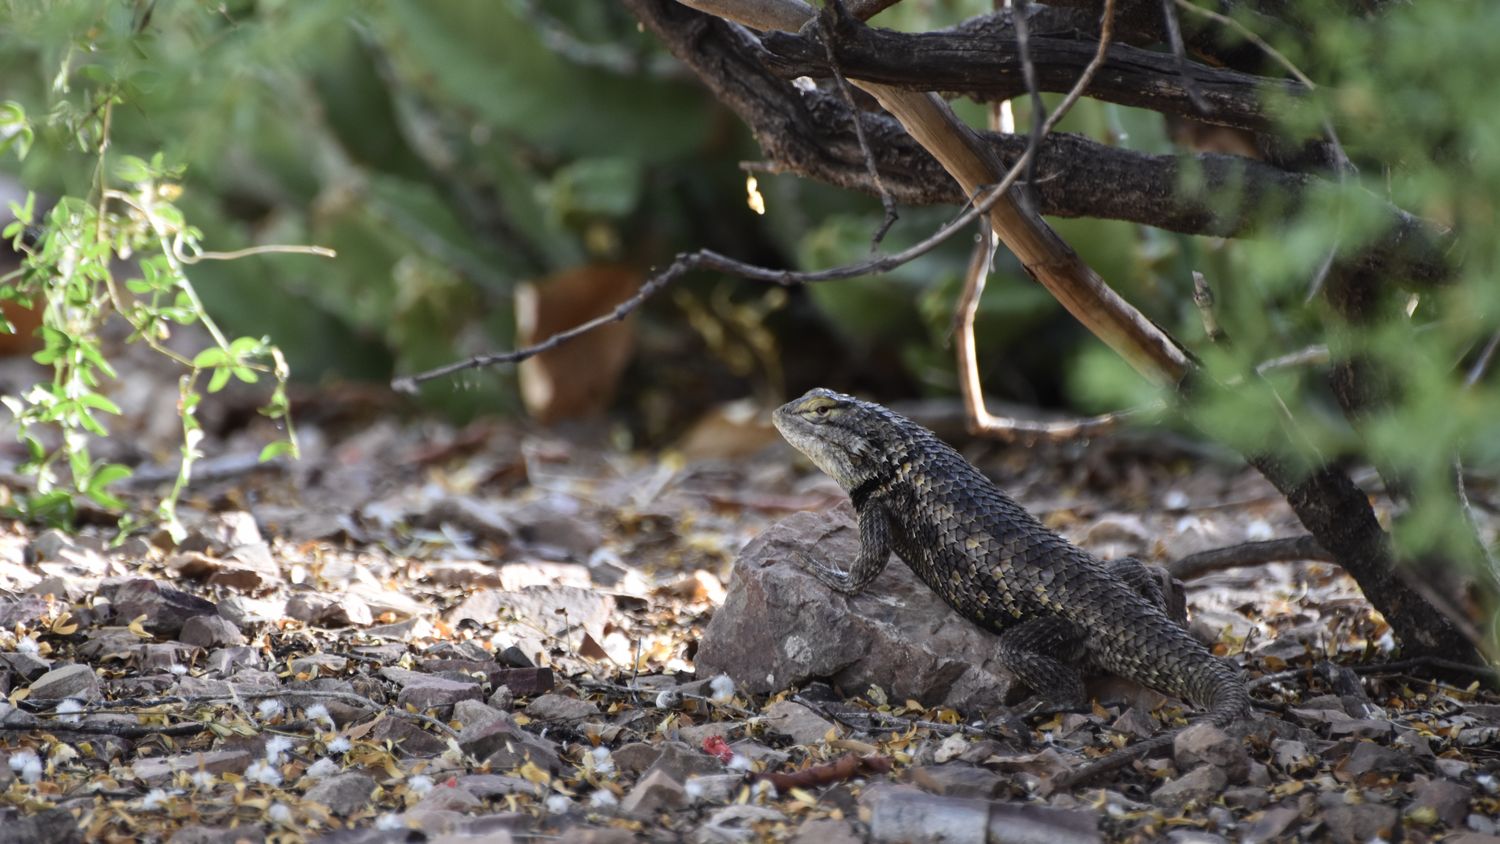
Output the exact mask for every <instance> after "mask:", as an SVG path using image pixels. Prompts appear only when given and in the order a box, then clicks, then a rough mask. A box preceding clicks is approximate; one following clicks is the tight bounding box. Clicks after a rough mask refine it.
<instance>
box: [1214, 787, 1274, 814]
mask: <svg viewBox="0 0 1500 844" xmlns="http://www.w3.org/2000/svg"><path fill="white" fill-rule="evenodd" d="M1269 802H1271V795H1270V794H1268V793H1266V790H1265V789H1264V788H1262V787H1260V786H1258V785H1242V786H1240V787H1238V788H1231V789H1229V790H1227V791H1225V792H1224V805H1226V806H1231V807H1233V808H1236V809H1244V810H1246V811H1250V812H1253V811H1255V810H1257V809H1262V808H1264V807H1265V805H1266V804H1267V803H1269Z"/></svg>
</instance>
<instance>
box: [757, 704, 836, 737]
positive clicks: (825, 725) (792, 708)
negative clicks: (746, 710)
mask: <svg viewBox="0 0 1500 844" xmlns="http://www.w3.org/2000/svg"><path fill="white" fill-rule="evenodd" d="M762 723H763V724H765V727H766V729H767V730H769V731H770V732H772V733H775V734H778V735H783V736H786V737H787V738H789V739H791V740H792V742H793V743H795V744H803V745H819V744H822V743H823V739H824V737H825V736H827V735H828V731H829V730H831V729H833V722H832V721H829V720H828V719H827V718H824V717H823V716H821V715H819V714H817V713H816V712H813V711H812V710H811V709H808V708H807V707H805V706H803V705H802V704H800V703H797V702H795V701H790V700H779V701H777V702H775V703H773V704H771V705H770V706H768V707H766V713H765V716H764V718H763V719H762Z"/></svg>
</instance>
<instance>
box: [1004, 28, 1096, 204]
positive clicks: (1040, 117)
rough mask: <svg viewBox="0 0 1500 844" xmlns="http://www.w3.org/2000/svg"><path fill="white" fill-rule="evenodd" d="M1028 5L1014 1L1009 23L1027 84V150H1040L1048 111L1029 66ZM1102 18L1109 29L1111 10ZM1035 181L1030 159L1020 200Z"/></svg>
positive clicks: (1034, 74)
mask: <svg viewBox="0 0 1500 844" xmlns="http://www.w3.org/2000/svg"><path fill="white" fill-rule="evenodd" d="M1030 2H1031V0H1015V2H1014V8H1012V10H1011V16H1010V22H1011V27H1012V28H1014V29H1015V31H1016V52H1017V54H1018V55H1019V56H1020V58H1021V78H1022V79H1023V80H1025V82H1026V92H1027V96H1028V97H1029V98H1030V100H1031V139H1030V140H1029V141H1028V142H1027V146H1028V147H1031V148H1035V147H1039V146H1041V144H1042V137H1043V136H1044V135H1046V134H1047V132H1048V130H1047V129H1045V128H1043V124H1044V123H1046V122H1048V121H1047V108H1046V106H1044V105H1043V104H1042V91H1041V89H1040V88H1039V87H1037V81H1036V65H1034V64H1032V62H1031V43H1030V39H1029V37H1028V30H1027V24H1026V9H1027V6H1028V5H1029V4H1030ZM1104 16H1105V20H1106V22H1105V24H1104V25H1105V27H1108V26H1109V23H1108V21H1109V19H1110V18H1112V17H1114V10H1113V8H1106V9H1105V11H1104ZM1099 37H1100V43H1101V44H1107V43H1108V40H1107V37H1106V36H1105V35H1104V34H1103V33H1101V34H1100V36H1099ZM1084 73H1085V74H1087V75H1089V76H1092V75H1093V74H1090V73H1089V72H1088V70H1087V69H1085V70H1084ZM1035 178H1036V158H1035V157H1033V158H1032V159H1031V161H1030V162H1028V163H1027V165H1026V182H1027V190H1026V191H1025V192H1023V193H1022V196H1023V197H1025V196H1027V195H1029V193H1030V184H1031V183H1032V182H1033V181H1035Z"/></svg>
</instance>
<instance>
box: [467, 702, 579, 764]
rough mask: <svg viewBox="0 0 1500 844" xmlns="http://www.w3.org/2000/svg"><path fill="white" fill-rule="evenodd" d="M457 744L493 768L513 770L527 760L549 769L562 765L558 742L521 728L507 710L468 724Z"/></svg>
mask: <svg viewBox="0 0 1500 844" xmlns="http://www.w3.org/2000/svg"><path fill="white" fill-rule="evenodd" d="M458 746H459V748H461V749H462V750H463V751H464V752H465V753H468V754H470V755H471V756H473V757H475V758H476V759H479V760H481V761H485V762H488V763H489V766H490V768H491V770H501V771H503V770H510V769H511V768H515V767H518V766H520V765H522V764H524V763H525V762H526V761H527V760H528V759H529V760H530V761H532V762H535V763H536V764H537V765H538V766H539V767H541V768H543V769H545V770H548V771H557V770H559V769H560V768H561V767H562V761H561V759H560V758H559V757H558V753H557V745H555V744H553V743H552V742H550V741H547V740H546V739H543V738H538V737H537V736H534V735H532V734H530V733H528V732H526V731H525V730H523V729H521V727H520V726H519V725H518V724H516V720H515V718H513V717H511V715H510V713H508V712H502V713H500V716H499V717H498V718H495V719H493V720H490V721H486V722H484V723H479V724H469V725H466V726H465V727H464V728H463V729H462V730H460V731H459V733H458Z"/></svg>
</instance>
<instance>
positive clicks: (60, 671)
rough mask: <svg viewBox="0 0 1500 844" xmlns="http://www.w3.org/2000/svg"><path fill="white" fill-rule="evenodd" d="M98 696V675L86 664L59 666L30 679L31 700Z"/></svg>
mask: <svg viewBox="0 0 1500 844" xmlns="http://www.w3.org/2000/svg"><path fill="white" fill-rule="evenodd" d="M100 697H102V695H101V693H100V691H99V677H98V675H96V674H95V673H94V669H93V668H90V667H89V666H87V665H80V664H77V663H74V664H72V665H63V666H59V667H57V668H54V669H52V670H51V671H48V672H47V673H46V674H43V675H42V676H40V677H38V678H36V679H35V680H32V681H31V699H32V700H63V699H65V698H75V699H77V700H84V701H92V700H98V699H99V698H100Z"/></svg>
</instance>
